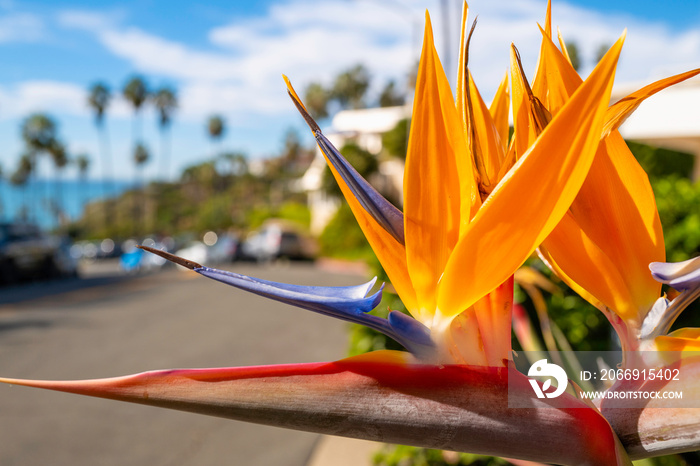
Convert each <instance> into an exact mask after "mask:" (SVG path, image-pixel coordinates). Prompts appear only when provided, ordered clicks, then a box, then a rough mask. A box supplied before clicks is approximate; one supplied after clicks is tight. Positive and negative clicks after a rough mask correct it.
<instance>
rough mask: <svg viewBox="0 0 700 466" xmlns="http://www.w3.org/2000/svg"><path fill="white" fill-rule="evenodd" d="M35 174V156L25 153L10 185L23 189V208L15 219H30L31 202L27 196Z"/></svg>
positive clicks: (11, 178) (11, 177)
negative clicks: (32, 176)
mask: <svg viewBox="0 0 700 466" xmlns="http://www.w3.org/2000/svg"><path fill="white" fill-rule="evenodd" d="M33 172H34V154H33V153H31V152H25V153H24V154H22V156H21V157H20V159H19V164H18V166H17V169H16V170H15V172H14V173H13V174H12V176H10V183H11V184H12V185H13V186H17V187H22V197H23V202H22V204H23V205H22V207H21V208H20V209H19V211H18V213H15V217H17V218H19V219H22V220H28V219H29V213H30V211H29V206H28V204H29V202H28V199H27V198H28V196H27V183H28V182H29V178H30V177H31V175H32V173H33Z"/></svg>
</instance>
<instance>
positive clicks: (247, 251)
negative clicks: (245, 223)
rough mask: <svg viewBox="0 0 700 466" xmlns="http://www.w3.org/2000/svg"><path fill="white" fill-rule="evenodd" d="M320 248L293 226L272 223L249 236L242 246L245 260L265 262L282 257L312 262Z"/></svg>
mask: <svg viewBox="0 0 700 466" xmlns="http://www.w3.org/2000/svg"><path fill="white" fill-rule="evenodd" d="M317 252H318V247H317V245H316V243H315V241H314V240H313V239H312V238H310V237H309V236H307V235H305V234H304V233H303V232H301V231H299V230H298V229H297V228H295V227H294V226H292V225H289V224H286V223H282V222H279V221H270V222H268V223H266V224H264V225H263V226H262V228H260V229H259V230H257V231H254V232H252V233H251V234H249V235H248V238H247V239H246V240H245V242H244V243H243V244H242V246H241V255H242V257H243V258H246V259H252V260H256V261H258V262H265V261H270V260H275V259H279V258H281V257H284V258H288V259H296V260H312V259H314V258H315V257H316V254H317Z"/></svg>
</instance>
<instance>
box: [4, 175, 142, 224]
mask: <svg viewBox="0 0 700 466" xmlns="http://www.w3.org/2000/svg"><path fill="white" fill-rule="evenodd" d="M131 186H133V184H132V183H128V182H125V181H112V180H110V181H108V182H103V181H96V180H84V181H82V180H61V181H55V180H49V179H38V180H31V181H29V182H28V183H27V184H26V185H24V186H13V185H12V184H10V183H8V182H6V181H3V182H1V183H0V219H2V221H13V220H19V219H21V218H22V217H24V218H25V219H26V220H28V221H30V222H33V223H37V224H39V225H40V226H41V227H42V228H44V229H47V230H50V229H53V228H55V227H56V226H57V225H58V221H59V220H58V216H57V215H56V207H58V208H59V209H60V211H61V212H62V215H64V216H66V217H67V218H68V219H69V220H71V221H73V220H77V219H78V218H80V216H81V215H82V212H83V208H84V207H85V205H86V204H88V203H90V202H93V201H96V200H98V199H104V198H110V197H116V196H119V195H120V194H121V193H123V192H124V191H126V190H127V189H129V188H130V187H131Z"/></svg>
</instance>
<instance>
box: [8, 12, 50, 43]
mask: <svg viewBox="0 0 700 466" xmlns="http://www.w3.org/2000/svg"><path fill="white" fill-rule="evenodd" d="M44 35H45V30H44V23H43V21H41V19H40V18H39V17H37V16H35V15H32V14H29V13H10V14H6V15H2V16H0V43H3V42H35V41H38V40H40V39H42V38H43V37H44Z"/></svg>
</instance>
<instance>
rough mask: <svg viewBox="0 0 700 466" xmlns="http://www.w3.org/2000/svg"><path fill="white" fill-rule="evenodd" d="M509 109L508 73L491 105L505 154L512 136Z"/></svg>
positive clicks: (490, 108)
mask: <svg viewBox="0 0 700 466" xmlns="http://www.w3.org/2000/svg"><path fill="white" fill-rule="evenodd" d="M509 110H510V93H509V91H508V73H506V74H505V76H503V80H502V81H501V84H500V85H499V86H498V90H497V91H496V95H494V97H493V101H492V102H491V106H490V107H489V112H490V113H491V117H492V118H493V123H494V125H495V126H496V131H498V136H499V138H500V139H501V144H502V145H503V153H504V154H505V152H506V151H507V150H508V138H509V136H510V122H509V121H508V117H509V113H508V112H509Z"/></svg>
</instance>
